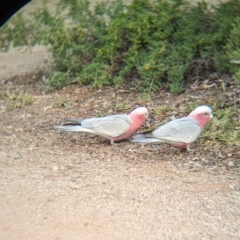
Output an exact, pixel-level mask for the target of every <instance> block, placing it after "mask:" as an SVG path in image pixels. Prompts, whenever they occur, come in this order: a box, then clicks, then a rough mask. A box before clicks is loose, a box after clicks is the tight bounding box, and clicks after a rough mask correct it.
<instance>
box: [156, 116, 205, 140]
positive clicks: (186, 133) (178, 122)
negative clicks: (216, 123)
mask: <svg viewBox="0 0 240 240" xmlns="http://www.w3.org/2000/svg"><path fill="white" fill-rule="evenodd" d="M200 134H201V128H200V126H199V125H198V123H197V122H196V121H195V120H194V119H192V118H189V117H184V118H180V119H175V120H172V121H171V122H168V123H166V124H164V125H163V126H160V127H159V128H157V129H156V130H154V131H153V132H152V135H153V136H154V137H155V138H158V139H161V140H165V141H167V142H183V143H191V142H194V141H195V140H196V139H197V138H198V137H199V135H200Z"/></svg>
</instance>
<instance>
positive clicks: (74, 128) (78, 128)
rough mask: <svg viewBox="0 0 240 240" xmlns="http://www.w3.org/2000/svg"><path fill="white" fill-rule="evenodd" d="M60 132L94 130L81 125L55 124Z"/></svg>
mask: <svg viewBox="0 0 240 240" xmlns="http://www.w3.org/2000/svg"><path fill="white" fill-rule="evenodd" d="M54 128H55V129H57V130H58V131H59V132H87V133H92V132H93V131H92V130H89V129H86V128H83V127H81V126H54Z"/></svg>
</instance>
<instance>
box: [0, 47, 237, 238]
mask: <svg viewBox="0 0 240 240" xmlns="http://www.w3.org/2000/svg"><path fill="white" fill-rule="evenodd" d="M46 58H47V59H49V55H48V53H47V52H46V50H44V49H43V48H38V47H37V48H36V49H35V50H34V51H33V52H32V53H29V52H26V53H22V54H20V53H18V52H16V51H15V50H13V51H11V52H9V53H7V54H3V53H2V54H0V63H1V65H0V82H1V89H0V91H1V92H2V93H3V92H4V91H9V92H10V93H11V94H12V95H17V94H19V93H20V92H27V93H31V94H32V95H33V98H34V102H33V103H32V104H30V105H26V106H24V107H21V108H14V107H13V106H12V105H11V104H10V103H9V101H10V98H4V99H0V181H1V185H0V239H24V240H26V239H31V240H32V239H59V240H60V239H71V240H72V239H121V240H122V239H240V230H239V224H240V177H239V168H238V166H240V149H239V148H237V147H234V146H222V145H219V146H215V145H208V146H204V145H202V144H200V142H199V141H198V142H197V143H196V144H194V145H193V148H194V149H195V151H194V152H190V153H188V152H186V151H182V150H178V149H175V148H172V147H169V146H168V145H165V144H162V145H141V144H140V145H138V144H132V143H130V142H129V141H128V140H126V141H122V142H119V143H117V144H115V145H113V146H111V145H110V143H109V141H106V140H104V139H102V138H100V137H96V136H92V135H87V134H77V133H74V134H61V133H58V132H56V131H55V130H54V129H53V125H55V124H60V123H61V122H62V120H63V119H64V117H67V116H71V117H91V116H96V115H100V114H115V113H120V112H122V113H127V112H130V111H131V110H133V109H134V108H135V107H137V106H140V105H145V106H147V107H148V109H149V110H150V112H151V114H150V117H149V121H148V122H147V123H146V126H145V128H148V125H151V126H155V125H157V124H158V123H159V122H160V121H163V120H165V119H167V120H169V119H170V117H171V116H170V115H164V114H162V115H160V114H159V115H156V114H152V112H153V111H152V110H153V109H155V108H156V107H157V106H160V105H162V104H168V105H169V106H171V108H172V109H173V110H172V112H171V114H177V113H178V112H179V108H181V107H182V106H183V105H184V104H186V103H187V102H190V101H191V102H196V103H198V104H203V103H204V104H205V103H207V102H208V100H209V99H210V98H212V97H214V96H220V95H221V96H222V94H223V93H222V91H221V84H220V83H219V82H218V81H217V80H216V79H215V80H213V81H214V82H215V83H216V84H215V85H214V84H212V83H211V82H210V83H207V84H208V85H207V86H204V85H201V84H197V85H196V84H195V83H191V84H192V85H191V86H189V89H188V90H186V91H185V93H183V94H181V95H177V96H176V95H171V94H169V93H168V92H167V91H159V92H158V93H156V94H155V95H154V96H153V97H152V100H151V101H146V100H141V98H139V96H138V93H136V92H134V90H130V91H127V90H126V89H119V90H115V89H113V88H111V87H109V88H105V89H103V90H94V89H90V88H88V87H80V86H79V85H70V86H68V87H66V88H65V89H63V90H60V91H54V92H51V93H46V92H44V91H43V90H42V86H41V85H40V84H39V82H37V77H36V76H35V75H34V74H32V72H36V70H35V69H36V67H37V68H38V67H39V66H43V65H44V59H46ZM46 67H48V65H47V66H46ZM30 73H31V74H30ZM23 74H25V75H23ZM14 76H15V77H14ZM194 84H195V85H194ZM228 90H229V91H231V88H230V87H229V89H228ZM226 93H227V92H226ZM123 102H125V105H122V106H121V103H123ZM178 117H179V116H178ZM232 163H234V164H235V165H232Z"/></svg>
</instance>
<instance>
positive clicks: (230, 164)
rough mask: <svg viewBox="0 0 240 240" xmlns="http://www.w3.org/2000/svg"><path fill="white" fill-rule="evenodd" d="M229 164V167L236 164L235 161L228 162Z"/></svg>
mask: <svg viewBox="0 0 240 240" xmlns="http://www.w3.org/2000/svg"><path fill="white" fill-rule="evenodd" d="M228 166H229V167H235V166H236V165H235V162H234V161H230V162H228Z"/></svg>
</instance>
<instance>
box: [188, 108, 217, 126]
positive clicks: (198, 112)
mask: <svg viewBox="0 0 240 240" xmlns="http://www.w3.org/2000/svg"><path fill="white" fill-rule="evenodd" d="M188 116H189V117H192V118H194V119H195V120H196V121H197V122H198V124H199V125H200V127H201V128H202V129H203V128H204V126H205V125H206V124H207V123H208V122H209V121H210V119H211V118H213V112H212V109H211V108H210V107H208V106H200V107H197V108H196V109H195V110H193V111H192V112H191V113H190V114H189V115H188Z"/></svg>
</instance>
